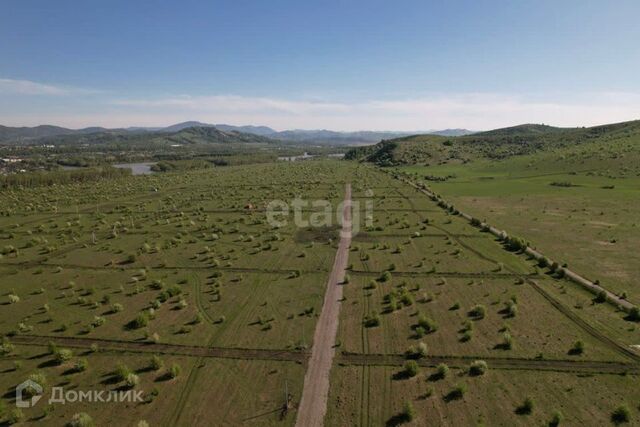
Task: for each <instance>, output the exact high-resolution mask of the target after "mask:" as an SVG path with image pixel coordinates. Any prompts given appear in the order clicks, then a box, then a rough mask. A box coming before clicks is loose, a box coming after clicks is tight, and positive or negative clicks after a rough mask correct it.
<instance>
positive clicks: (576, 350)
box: [569, 340, 584, 355]
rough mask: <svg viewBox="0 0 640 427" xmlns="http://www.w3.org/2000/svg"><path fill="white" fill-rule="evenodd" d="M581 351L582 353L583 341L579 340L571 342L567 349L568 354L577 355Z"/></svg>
mask: <svg viewBox="0 0 640 427" xmlns="http://www.w3.org/2000/svg"><path fill="white" fill-rule="evenodd" d="M582 353H584V342H583V341H581V340H578V341H576V342H575V343H573V346H572V347H571V349H570V350H569V354H575V355H579V354H582Z"/></svg>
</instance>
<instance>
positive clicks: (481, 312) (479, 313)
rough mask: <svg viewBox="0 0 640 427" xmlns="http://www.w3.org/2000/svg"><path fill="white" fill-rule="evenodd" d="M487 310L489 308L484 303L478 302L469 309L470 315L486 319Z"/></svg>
mask: <svg viewBox="0 0 640 427" xmlns="http://www.w3.org/2000/svg"><path fill="white" fill-rule="evenodd" d="M486 312H487V309H486V308H485V306H484V305H481V304H478V305H475V306H473V308H472V309H471V310H469V316H470V317H473V318H475V319H484V316H485V314H486Z"/></svg>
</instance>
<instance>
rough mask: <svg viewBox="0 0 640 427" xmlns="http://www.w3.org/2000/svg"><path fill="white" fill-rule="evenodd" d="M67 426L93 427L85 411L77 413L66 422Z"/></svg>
mask: <svg viewBox="0 0 640 427" xmlns="http://www.w3.org/2000/svg"><path fill="white" fill-rule="evenodd" d="M67 426H68V427H93V426H94V424H93V419H92V418H91V417H90V416H89V414H87V413H86V412H80V413H77V414H75V415H74V416H73V418H71V421H69V423H68V424H67Z"/></svg>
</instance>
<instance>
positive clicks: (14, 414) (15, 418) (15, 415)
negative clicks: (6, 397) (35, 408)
mask: <svg viewBox="0 0 640 427" xmlns="http://www.w3.org/2000/svg"><path fill="white" fill-rule="evenodd" d="M7 421H8V422H9V424H18V423H21V422H22V421H24V413H23V412H22V410H21V409H20V408H14V409H12V410H11V412H10V413H9V416H8V417H7Z"/></svg>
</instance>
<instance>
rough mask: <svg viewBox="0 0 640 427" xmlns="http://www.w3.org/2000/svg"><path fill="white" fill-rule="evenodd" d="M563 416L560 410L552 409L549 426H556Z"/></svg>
mask: <svg viewBox="0 0 640 427" xmlns="http://www.w3.org/2000/svg"><path fill="white" fill-rule="evenodd" d="M563 419H564V417H563V416H562V412H560V411H554V412H553V415H551V420H550V421H549V427H558V426H559V425H560V423H561V422H562V420H563Z"/></svg>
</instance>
